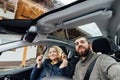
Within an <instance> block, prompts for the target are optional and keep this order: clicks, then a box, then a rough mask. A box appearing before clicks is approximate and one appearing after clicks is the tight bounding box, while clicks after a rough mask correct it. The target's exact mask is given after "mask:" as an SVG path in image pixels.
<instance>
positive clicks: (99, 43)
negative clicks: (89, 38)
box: [92, 38, 120, 62]
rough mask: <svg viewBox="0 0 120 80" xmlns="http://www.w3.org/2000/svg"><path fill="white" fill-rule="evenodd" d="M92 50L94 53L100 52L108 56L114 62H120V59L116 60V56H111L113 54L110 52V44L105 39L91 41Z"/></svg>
mask: <svg viewBox="0 0 120 80" xmlns="http://www.w3.org/2000/svg"><path fill="white" fill-rule="evenodd" d="M92 48H93V51H94V52H96V53H97V52H101V53H102V54H106V55H110V56H111V57H113V58H114V59H115V60H116V61H118V62H120V58H118V57H117V56H116V55H114V56H112V54H115V52H114V51H113V50H112V48H111V45H110V42H109V40H108V39H107V38H98V39H95V40H93V42H92Z"/></svg>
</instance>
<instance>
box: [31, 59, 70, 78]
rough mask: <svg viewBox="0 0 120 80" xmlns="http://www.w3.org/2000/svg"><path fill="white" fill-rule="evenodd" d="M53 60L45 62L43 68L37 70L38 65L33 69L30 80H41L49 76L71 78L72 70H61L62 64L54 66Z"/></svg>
mask: <svg viewBox="0 0 120 80" xmlns="http://www.w3.org/2000/svg"><path fill="white" fill-rule="evenodd" d="M50 62H51V60H49V59H47V60H45V61H44V62H43V64H42V66H41V68H37V65H35V67H34V68H33V70H32V72H31V75H30V80H41V79H42V78H44V77H47V76H66V77H69V74H70V73H71V72H70V68H69V66H68V67H65V68H59V66H60V64H61V63H62V62H58V63H57V64H54V65H52V64H51V63H50Z"/></svg>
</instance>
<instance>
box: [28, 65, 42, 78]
mask: <svg viewBox="0 0 120 80" xmlns="http://www.w3.org/2000/svg"><path fill="white" fill-rule="evenodd" d="M41 70H42V69H41V68H37V64H36V65H35V67H33V70H32V72H31V74H30V80H37V79H38V78H39V75H40V72H41Z"/></svg>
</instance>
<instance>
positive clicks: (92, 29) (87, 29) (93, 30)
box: [78, 22, 103, 37]
mask: <svg viewBox="0 0 120 80" xmlns="http://www.w3.org/2000/svg"><path fill="white" fill-rule="evenodd" d="M78 28H79V29H80V30H82V32H84V33H85V34H88V35H89V36H91V37H97V36H103V35H102V32H101V31H100V29H99V28H98V26H97V25H96V23H95V22H93V23H89V24H85V25H82V26H79V27H78Z"/></svg>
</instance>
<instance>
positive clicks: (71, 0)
mask: <svg viewBox="0 0 120 80" xmlns="http://www.w3.org/2000/svg"><path fill="white" fill-rule="evenodd" d="M60 1H61V2H62V3H63V4H65V5H66V4H69V3H71V2H74V1H77V0H60Z"/></svg>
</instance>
